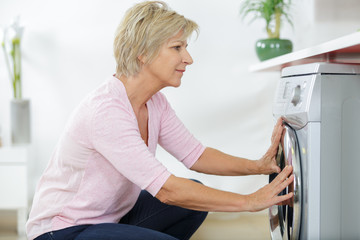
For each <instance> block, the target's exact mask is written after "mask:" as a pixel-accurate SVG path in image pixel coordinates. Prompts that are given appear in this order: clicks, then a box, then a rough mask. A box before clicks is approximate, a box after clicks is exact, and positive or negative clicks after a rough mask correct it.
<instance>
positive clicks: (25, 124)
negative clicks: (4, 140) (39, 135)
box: [10, 99, 30, 145]
mask: <svg viewBox="0 0 360 240" xmlns="http://www.w3.org/2000/svg"><path fill="white" fill-rule="evenodd" d="M10 112H11V114H10V117H11V119H10V126H11V142H12V144H14V145H19V144H28V143H30V101H29V100H23V99H20V100H19V99H13V100H11V103H10Z"/></svg>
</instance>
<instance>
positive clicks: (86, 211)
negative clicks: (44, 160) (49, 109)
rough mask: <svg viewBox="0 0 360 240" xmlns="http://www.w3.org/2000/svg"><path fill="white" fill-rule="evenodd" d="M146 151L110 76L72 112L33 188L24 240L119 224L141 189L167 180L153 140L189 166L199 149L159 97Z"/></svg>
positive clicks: (151, 108) (152, 104)
mask: <svg viewBox="0 0 360 240" xmlns="http://www.w3.org/2000/svg"><path fill="white" fill-rule="evenodd" d="M147 108H148V113H149V120H148V131H149V132H148V146H147V145H146V144H145V142H144V141H143V139H142V138H141V135H140V131H139V128H138V123H137V120H136V117H135V114H134V112H133V109H132V107H131V104H130V101H129V99H128V97H127V94H126V91H125V87H124V85H123V84H122V82H121V81H120V80H119V79H117V78H115V77H112V78H111V79H109V80H108V81H106V82H105V83H104V84H102V85H101V86H100V87H99V88H97V89H96V90H95V91H93V92H92V93H90V94H89V95H88V97H87V98H86V99H85V100H84V101H83V102H82V103H81V104H80V105H79V107H78V108H77V109H76V110H75V111H74V113H73V114H72V116H71V118H70V121H69V122H68V124H67V126H66V128H65V131H64V133H63V134H62V136H61V138H60V140H59V143H58V144H57V146H56V149H55V151H54V153H53V155H52V157H51V160H50V162H49V164H48V166H47V168H46V170H45V172H44V173H43V175H42V177H41V179H40V182H39V183H38V186H37V189H36V193H35V197H34V202H33V206H32V209H31V212H30V217H29V220H28V222H27V234H28V238H29V239H34V238H36V237H37V236H39V235H41V234H43V233H45V232H49V231H53V230H58V229H62V228H66V227H70V226H74V225H80V224H97V223H117V222H118V221H119V220H120V219H121V217H122V216H124V215H125V214H126V213H127V212H128V211H129V210H130V209H131V208H132V207H133V206H134V204H135V202H136V200H137V198H138V196H139V193H140V190H141V189H145V190H147V191H148V192H150V193H151V194H152V195H153V196H155V195H156V194H157V192H158V191H159V190H160V188H161V187H162V185H163V184H164V183H165V182H166V180H167V179H168V178H169V176H170V175H171V174H170V172H169V171H168V170H167V169H166V168H165V167H164V166H163V165H162V164H161V163H160V162H159V161H158V160H157V159H156V158H155V152H156V146H157V144H158V143H159V144H160V145H161V146H162V147H163V148H164V149H165V150H167V151H168V152H170V153H171V154H172V155H173V156H174V157H176V158H177V159H178V160H179V161H181V162H182V163H183V164H184V165H185V166H186V167H188V168H190V167H191V166H192V165H193V164H194V163H195V162H196V161H197V159H198V158H199V157H200V155H201V154H202V153H203V151H204V149H205V147H204V146H203V145H202V144H201V143H200V142H199V141H197V140H196V139H195V138H194V137H193V136H192V135H191V134H190V133H189V132H188V130H187V129H186V128H185V127H184V125H183V124H182V123H181V121H180V120H179V119H178V118H177V116H176V115H175V113H174V111H173V110H172V109H171V107H170V105H169V103H168V102H167V100H166V98H165V96H164V95H163V94H162V93H157V94H155V95H154V96H153V97H152V98H151V99H150V100H149V101H148V102H147Z"/></svg>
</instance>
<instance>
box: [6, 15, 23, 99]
mask: <svg viewBox="0 0 360 240" xmlns="http://www.w3.org/2000/svg"><path fill="white" fill-rule="evenodd" d="M23 32H24V27H22V26H20V17H16V18H15V19H14V22H13V23H12V24H11V25H10V26H8V27H6V28H5V29H4V36H3V42H2V44H1V45H2V48H3V50H4V54H5V62H6V65H7V69H8V72H9V76H10V80H11V85H12V88H13V94H14V98H15V99H22V89H21V48H20V45H21V38H22V35H23Z"/></svg>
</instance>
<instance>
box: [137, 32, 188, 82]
mask: <svg viewBox="0 0 360 240" xmlns="http://www.w3.org/2000/svg"><path fill="white" fill-rule="evenodd" d="M186 47H187V41H186V40H185V41H184V40H182V31H180V32H179V33H178V34H177V35H175V36H174V37H172V38H170V39H169V40H168V41H167V42H166V43H165V44H163V45H162V46H161V47H160V51H159V55H158V56H157V57H156V58H155V59H154V60H153V61H152V62H151V63H149V64H146V65H144V66H143V70H144V71H147V73H148V74H150V75H151V77H152V78H153V79H154V80H155V81H158V83H159V84H160V86H161V88H163V87H167V86H173V87H178V86H180V84H181V77H182V76H183V74H184V72H185V69H186V66H187V65H190V64H192V63H193V59H192V58H191V56H190V54H189V52H188V51H187V49H186Z"/></svg>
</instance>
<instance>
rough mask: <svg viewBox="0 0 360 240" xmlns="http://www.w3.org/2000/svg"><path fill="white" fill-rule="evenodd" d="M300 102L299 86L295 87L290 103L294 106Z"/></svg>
mask: <svg viewBox="0 0 360 240" xmlns="http://www.w3.org/2000/svg"><path fill="white" fill-rule="evenodd" d="M300 100H301V86H300V85H297V86H296V87H295V88H294V89H293V92H292V98H291V103H292V104H293V105H294V106H296V105H298V104H299V103H300Z"/></svg>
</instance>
